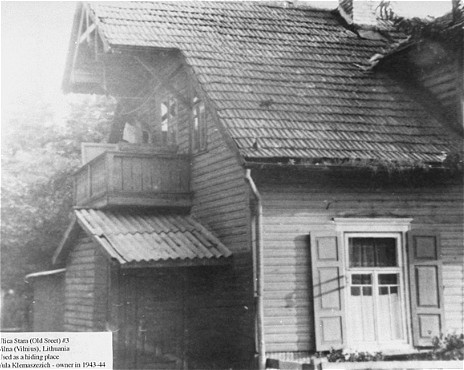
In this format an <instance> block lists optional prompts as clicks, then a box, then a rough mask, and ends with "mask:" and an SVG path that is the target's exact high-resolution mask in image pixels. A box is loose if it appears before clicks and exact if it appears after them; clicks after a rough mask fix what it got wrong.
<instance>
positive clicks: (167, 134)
mask: <svg viewBox="0 0 464 370" xmlns="http://www.w3.org/2000/svg"><path fill="white" fill-rule="evenodd" d="M160 114H161V141H162V143H163V144H164V145H170V144H176V142H177V100H176V99H175V98H173V97H169V98H168V99H166V100H164V101H162V102H161V105H160Z"/></svg>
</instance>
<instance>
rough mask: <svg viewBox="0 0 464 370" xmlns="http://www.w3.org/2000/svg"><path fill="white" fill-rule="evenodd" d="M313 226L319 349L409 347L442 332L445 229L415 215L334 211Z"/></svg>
mask: <svg viewBox="0 0 464 370" xmlns="http://www.w3.org/2000/svg"><path fill="white" fill-rule="evenodd" d="M333 221H334V227H333V229H328V230H320V231H319V230H317V231H311V232H310V246H311V274H312V284H313V285H312V289H313V305H314V306H313V307H314V323H315V343H316V350H317V351H328V350H330V349H331V348H343V347H344V348H350V349H359V350H362V351H366V350H368V351H372V350H374V351H375V350H377V351H378V350H380V351H384V350H387V349H388V350H394V351H410V350H411V349H412V346H419V347H423V346H431V345H432V342H433V338H434V336H437V335H439V334H440V332H444V329H445V321H444V300H443V280H442V265H443V260H442V253H441V237H440V232H439V231H437V230H434V229H427V230H422V229H419V228H417V229H416V228H414V227H412V221H413V219H412V218H354V217H348V218H342V217H340V218H338V217H336V218H334V219H333Z"/></svg>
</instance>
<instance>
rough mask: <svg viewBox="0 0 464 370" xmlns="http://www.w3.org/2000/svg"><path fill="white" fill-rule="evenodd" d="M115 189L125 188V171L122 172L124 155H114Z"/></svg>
mask: <svg viewBox="0 0 464 370" xmlns="http://www.w3.org/2000/svg"><path fill="white" fill-rule="evenodd" d="M112 172H113V189H112V190H115V191H121V190H122V189H123V172H122V157H121V156H120V155H114V157H113V169H112Z"/></svg>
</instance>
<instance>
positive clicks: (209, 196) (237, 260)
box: [191, 111, 254, 367]
mask: <svg viewBox="0 0 464 370" xmlns="http://www.w3.org/2000/svg"><path fill="white" fill-rule="evenodd" d="M207 120H208V134H207V138H208V139H207V149H206V150H205V151H202V152H199V153H194V154H193V158H192V175H191V188H192V192H193V207H192V214H193V216H194V217H196V218H197V219H198V220H199V221H200V222H201V223H202V224H203V225H204V226H205V227H207V228H208V229H209V230H210V231H212V232H213V233H214V234H215V235H216V236H217V237H218V238H219V239H220V240H221V241H222V242H223V243H224V244H225V245H226V246H227V247H228V248H229V249H230V250H231V251H232V253H233V266H231V267H230V268H224V269H221V270H219V271H217V272H216V273H214V275H212V276H211V278H212V279H213V281H214V284H213V286H212V287H211V289H210V290H208V291H204V290H203V291H198V290H195V291H194V292H193V297H194V298H195V299H193V300H192V313H193V314H194V317H196V318H198V320H199V321H198V322H204V325H202V328H201V327H199V326H198V322H197V321H196V319H194V320H192V325H194V327H195V330H196V331H197V333H198V334H199V336H200V337H201V338H203V340H202V342H203V343H204V344H206V345H207V346H208V347H210V348H213V349H214V351H213V352H217V353H220V352H223V354H222V355H221V356H223V357H224V358H228V359H229V360H230V361H232V363H235V364H236V366H239V367H244V366H245V365H244V362H248V361H251V359H250V357H251V356H252V354H253V351H254V344H253V341H254V334H253V332H254V330H253V328H254V321H253V313H254V309H253V291H252V289H253V285H252V284H253V283H252V281H253V278H252V276H253V269H252V256H251V248H250V214H249V201H248V199H249V193H248V188H247V185H246V183H245V180H244V170H243V168H242V167H241V166H240V165H239V164H238V161H237V157H236V156H235V154H234V153H233V152H232V150H231V149H230V148H229V147H228V145H227V144H226V142H225V141H224V139H223V137H222V135H221V133H220V132H219V129H218V127H217V126H216V125H215V122H214V117H213V115H212V114H211V112H210V111H209V112H208V113H207ZM194 280H195V279H194ZM206 328H207V330H205V329H206ZM213 338H217V339H216V340H213ZM206 349H207V347H205V348H203V350H206ZM198 350H200V348H198ZM224 365H225V364H224Z"/></svg>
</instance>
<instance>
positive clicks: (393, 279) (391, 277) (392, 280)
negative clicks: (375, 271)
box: [379, 274, 398, 285]
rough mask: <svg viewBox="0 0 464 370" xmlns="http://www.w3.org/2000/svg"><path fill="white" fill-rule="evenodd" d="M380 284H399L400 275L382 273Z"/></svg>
mask: <svg viewBox="0 0 464 370" xmlns="http://www.w3.org/2000/svg"><path fill="white" fill-rule="evenodd" d="M379 284H380V285H397V284H398V275H397V274H380V275H379Z"/></svg>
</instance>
